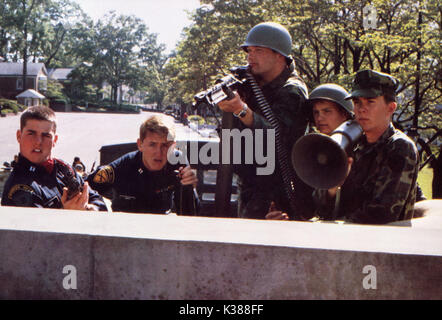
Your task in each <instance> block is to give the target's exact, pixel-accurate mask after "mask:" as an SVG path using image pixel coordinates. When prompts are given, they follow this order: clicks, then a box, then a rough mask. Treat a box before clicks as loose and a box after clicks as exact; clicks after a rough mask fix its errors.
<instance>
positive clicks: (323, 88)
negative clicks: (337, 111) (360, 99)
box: [308, 83, 354, 117]
mask: <svg viewBox="0 0 442 320" xmlns="http://www.w3.org/2000/svg"><path fill="white" fill-rule="evenodd" d="M347 96H348V92H347V90H345V89H344V88H343V87H341V86H340V85H337V84H334V83H326V84H321V85H319V86H317V87H316V88H315V89H314V90H313V91H312V92H311V93H310V96H309V99H308V101H309V102H310V105H311V106H313V103H312V102H313V101H315V100H328V101H332V102H335V103H337V104H338V105H339V106H341V107H342V108H343V109H344V110H345V111H346V112H347V113H348V114H349V115H350V116H351V117H353V116H354V113H353V101H351V100H345V98H346V97H347Z"/></svg>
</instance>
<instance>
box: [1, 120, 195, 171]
mask: <svg viewBox="0 0 442 320" xmlns="http://www.w3.org/2000/svg"><path fill="white" fill-rule="evenodd" d="M152 114H153V113H152V112H142V113H140V114H109V113H80V112H73V113H65V112H57V134H58V142H57V145H56V146H55V148H54V149H53V155H54V157H57V158H60V159H63V160H65V161H67V162H69V163H72V161H73V159H74V157H75V156H78V157H80V159H81V160H82V161H83V163H84V164H85V165H86V167H87V169H88V170H89V169H90V168H91V167H92V164H93V162H94V161H96V165H98V164H99V162H100V153H99V150H100V148H101V146H103V145H109V144H117V143H128V142H135V141H136V139H137V137H138V135H139V127H140V124H141V123H142V122H143V121H144V120H145V119H146V118H147V117H148V116H150V115H152ZM176 125H177V137H178V138H183V137H188V138H193V139H195V138H196V139H198V138H199V135H198V134H197V133H195V132H193V131H192V130H190V129H189V128H188V127H185V126H183V125H182V124H180V123H177V124H176ZM19 126H20V116H11V117H6V118H0V166H1V165H3V162H5V161H8V162H11V160H12V159H13V157H14V154H17V153H18V150H19V148H18V143H17V139H16V131H17V129H18V128H19Z"/></svg>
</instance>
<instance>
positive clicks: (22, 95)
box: [16, 89, 46, 99]
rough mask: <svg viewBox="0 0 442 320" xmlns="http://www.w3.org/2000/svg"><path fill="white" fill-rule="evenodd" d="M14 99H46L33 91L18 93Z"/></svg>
mask: <svg viewBox="0 0 442 320" xmlns="http://www.w3.org/2000/svg"><path fill="white" fill-rule="evenodd" d="M16 98H32V99H44V98H46V97H45V96H44V95H42V94H41V93H39V92H37V91H35V90H34V89H28V90H26V91H23V92H22V93H20V94H19V95H18V96H16Z"/></svg>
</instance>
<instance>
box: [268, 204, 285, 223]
mask: <svg viewBox="0 0 442 320" xmlns="http://www.w3.org/2000/svg"><path fill="white" fill-rule="evenodd" d="M265 218H266V219H267V220H289V216H288V214H287V213H285V212H282V211H281V210H278V209H277V208H276V205H275V203H274V202H273V201H272V203H271V204H270V207H269V213H267V214H266V217H265Z"/></svg>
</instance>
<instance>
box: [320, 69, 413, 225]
mask: <svg viewBox="0 0 442 320" xmlns="http://www.w3.org/2000/svg"><path fill="white" fill-rule="evenodd" d="M398 85H399V82H398V80H396V79H395V78H393V77H392V76H391V75H388V74H385V73H381V72H376V71H373V70H363V71H359V72H358V73H357V74H356V77H355V79H354V81H353V88H352V92H351V94H350V95H349V96H348V97H347V99H352V100H353V103H354V112H355V119H356V121H357V122H358V123H359V124H360V126H361V127H362V129H363V132H364V136H363V137H362V139H361V141H360V142H359V143H358V144H357V146H356V147H355V149H354V154H353V157H352V158H349V163H350V168H351V169H350V171H349V175H348V177H347V178H346V180H345V182H343V185H342V186H337V187H335V188H331V189H329V190H316V191H315V197H317V199H318V203H319V211H318V212H319V215H320V216H321V217H322V218H325V219H327V218H330V215H331V214H332V212H336V213H337V215H336V217H331V218H338V219H340V218H341V219H344V220H346V221H349V222H355V223H367V224H385V223H389V222H393V221H397V220H407V219H411V218H412V217H413V206H414V203H415V200H416V180H417V174H418V169H419V158H418V152H417V148H416V145H415V144H414V142H413V141H412V140H411V139H410V138H408V137H407V136H406V135H405V134H404V133H402V132H401V131H399V130H397V129H396V128H394V127H393V124H392V123H391V117H392V115H393V113H394V111H395V110H396V108H397V104H396V90H397V88H398Z"/></svg>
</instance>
